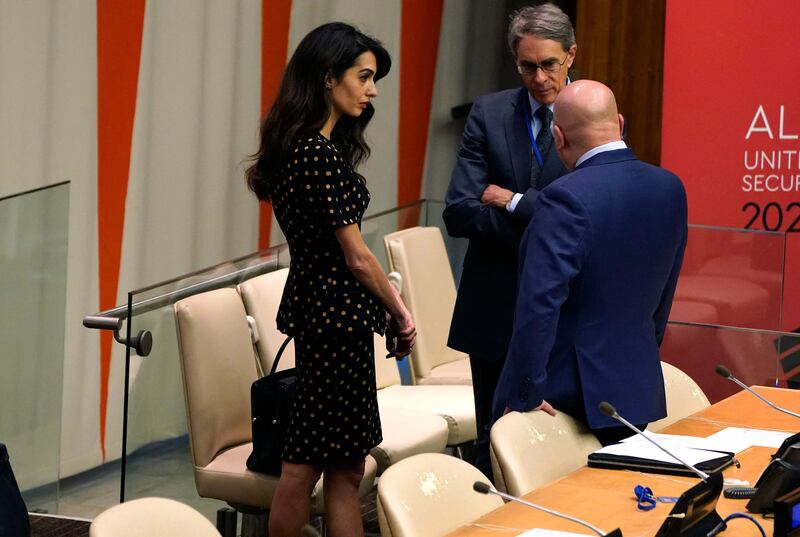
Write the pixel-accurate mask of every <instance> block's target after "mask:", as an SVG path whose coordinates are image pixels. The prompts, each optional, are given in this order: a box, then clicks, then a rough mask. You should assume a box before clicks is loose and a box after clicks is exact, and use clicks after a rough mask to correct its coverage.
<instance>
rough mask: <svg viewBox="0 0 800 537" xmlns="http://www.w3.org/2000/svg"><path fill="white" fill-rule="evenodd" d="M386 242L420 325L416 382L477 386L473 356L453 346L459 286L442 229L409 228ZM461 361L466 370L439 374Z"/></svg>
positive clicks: (413, 354) (407, 301)
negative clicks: (452, 323)
mask: <svg viewBox="0 0 800 537" xmlns="http://www.w3.org/2000/svg"><path fill="white" fill-rule="evenodd" d="M384 244H385V246H386V256H387V259H388V260H389V266H390V270H393V271H397V272H399V273H400V275H401V276H402V278H403V290H402V292H401V295H402V297H403V301H404V302H405V304H406V306H407V307H408V309H409V311H410V312H411V315H412V316H413V317H414V322H415V324H416V326H417V342H416V345H415V346H414V349H413V350H412V352H411V363H412V366H413V368H414V375H415V377H416V382H417V383H418V384H428V383H434V384H445V383H448V384H472V376H471V374H470V369H469V363H468V362H467V360H468V358H467V355H466V354H464V353H461V352H458V351H455V350H453V349H451V348H449V347H448V346H447V336H448V334H449V332H450V320H451V318H452V316H453V307H454V305H455V300H456V286H455V282H454V281H453V272H452V270H451V269H450V260H449V259H448V258H447V250H446V249H445V246H444V240H443V239H442V233H441V231H439V228H436V227H413V228H409V229H404V230H402V231H397V232H395V233H390V234H389V235H386V237H384ZM458 361H461V362H462V366H461V367H455V368H452V369H449V370H448V371H446V372H444V373H438V372H436V369H437V368H439V367H442V366H443V365H444V364H449V363H451V362H458ZM464 363H465V364H466V367H464V366H463V364H464ZM429 377H435V379H436V380H433V379H430V380H429Z"/></svg>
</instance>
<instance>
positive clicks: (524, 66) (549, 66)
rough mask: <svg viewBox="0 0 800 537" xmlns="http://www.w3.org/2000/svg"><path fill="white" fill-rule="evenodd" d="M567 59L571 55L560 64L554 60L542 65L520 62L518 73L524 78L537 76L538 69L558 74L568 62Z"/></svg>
mask: <svg viewBox="0 0 800 537" xmlns="http://www.w3.org/2000/svg"><path fill="white" fill-rule="evenodd" d="M567 58H569V54H567V56H566V57H565V58H564V60H563V61H561V62H560V63H559V62H558V61H557V60H554V59H551V60H545V61H543V62H542V63H533V62H520V63H518V64H517V72H518V73H519V74H521V75H523V76H535V75H536V70H537V69H541V70H542V71H544V72H545V73H556V72H558V70H559V69H561V66H562V65H564V62H566V61H567Z"/></svg>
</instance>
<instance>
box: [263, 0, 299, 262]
mask: <svg viewBox="0 0 800 537" xmlns="http://www.w3.org/2000/svg"><path fill="white" fill-rule="evenodd" d="M291 17H292V0H261V117H264V116H265V115H266V113H267V110H269V107H270V106H272V102H273V101H274V100H275V95H277V93H278V86H279V85H280V82H281V73H283V68H284V66H285V65H286V56H287V49H288V48H289V23H290V22H291ZM271 228H272V206H271V205H270V204H268V203H261V206H260V207H259V212H258V249H259V250H262V249H264V248H268V247H269V235H270V231H271Z"/></svg>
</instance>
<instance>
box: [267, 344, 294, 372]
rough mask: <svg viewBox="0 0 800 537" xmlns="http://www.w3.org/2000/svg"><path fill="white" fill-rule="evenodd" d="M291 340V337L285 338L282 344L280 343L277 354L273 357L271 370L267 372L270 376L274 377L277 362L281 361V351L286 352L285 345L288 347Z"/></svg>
mask: <svg viewBox="0 0 800 537" xmlns="http://www.w3.org/2000/svg"><path fill="white" fill-rule="evenodd" d="M291 340H292V336H286V339H284V340H283V343H281V348H280V349H278V354H277V355H275V360H274V361H273V362H272V369H270V370H269V374H270V375H274V374H275V372H276V371H277V370H278V362H279V361H280V360H281V356H282V355H283V351H284V350H286V345H288V344H289V342H290V341H291Z"/></svg>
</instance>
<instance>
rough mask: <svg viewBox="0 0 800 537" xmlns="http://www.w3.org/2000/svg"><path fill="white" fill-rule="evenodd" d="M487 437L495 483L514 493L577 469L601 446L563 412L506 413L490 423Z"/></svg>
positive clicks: (584, 428)
mask: <svg viewBox="0 0 800 537" xmlns="http://www.w3.org/2000/svg"><path fill="white" fill-rule="evenodd" d="M490 439H491V444H490V447H491V451H490V453H491V456H492V471H493V473H494V478H495V483H496V484H497V487H498V489H501V487H503V489H504V490H505V491H507V492H508V493H509V494H513V495H515V496H523V495H525V494H527V493H528V492H530V491H532V490H533V489H535V488H537V487H540V486H542V485H544V484H546V483H549V482H551V481H554V480H556V479H558V478H560V477H563V476H564V475H566V474H568V473H570V472H572V471H573V470H577V469H578V468H580V467H581V466H583V465H585V464H586V457H587V456H588V455H589V453H591V452H593V451H594V450H596V449H600V447H601V446H600V442H598V441H597V439H596V438H595V437H594V435H593V434H592V433H591V432H590V431H589V430H588V429H587V428H586V427H585V426H584V425H583V424H581V423H579V422H578V421H577V420H575V419H574V418H572V417H571V416H569V415H567V414H565V413H563V412H559V413H558V414H557V415H556V416H550V415H549V414H547V413H546V412H541V411H531V412H525V413H520V412H509V413H508V414H506V415H505V416H503V417H502V418H500V419H499V420H497V422H496V423H495V424H494V425H493V426H492V432H491V435H490Z"/></svg>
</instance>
